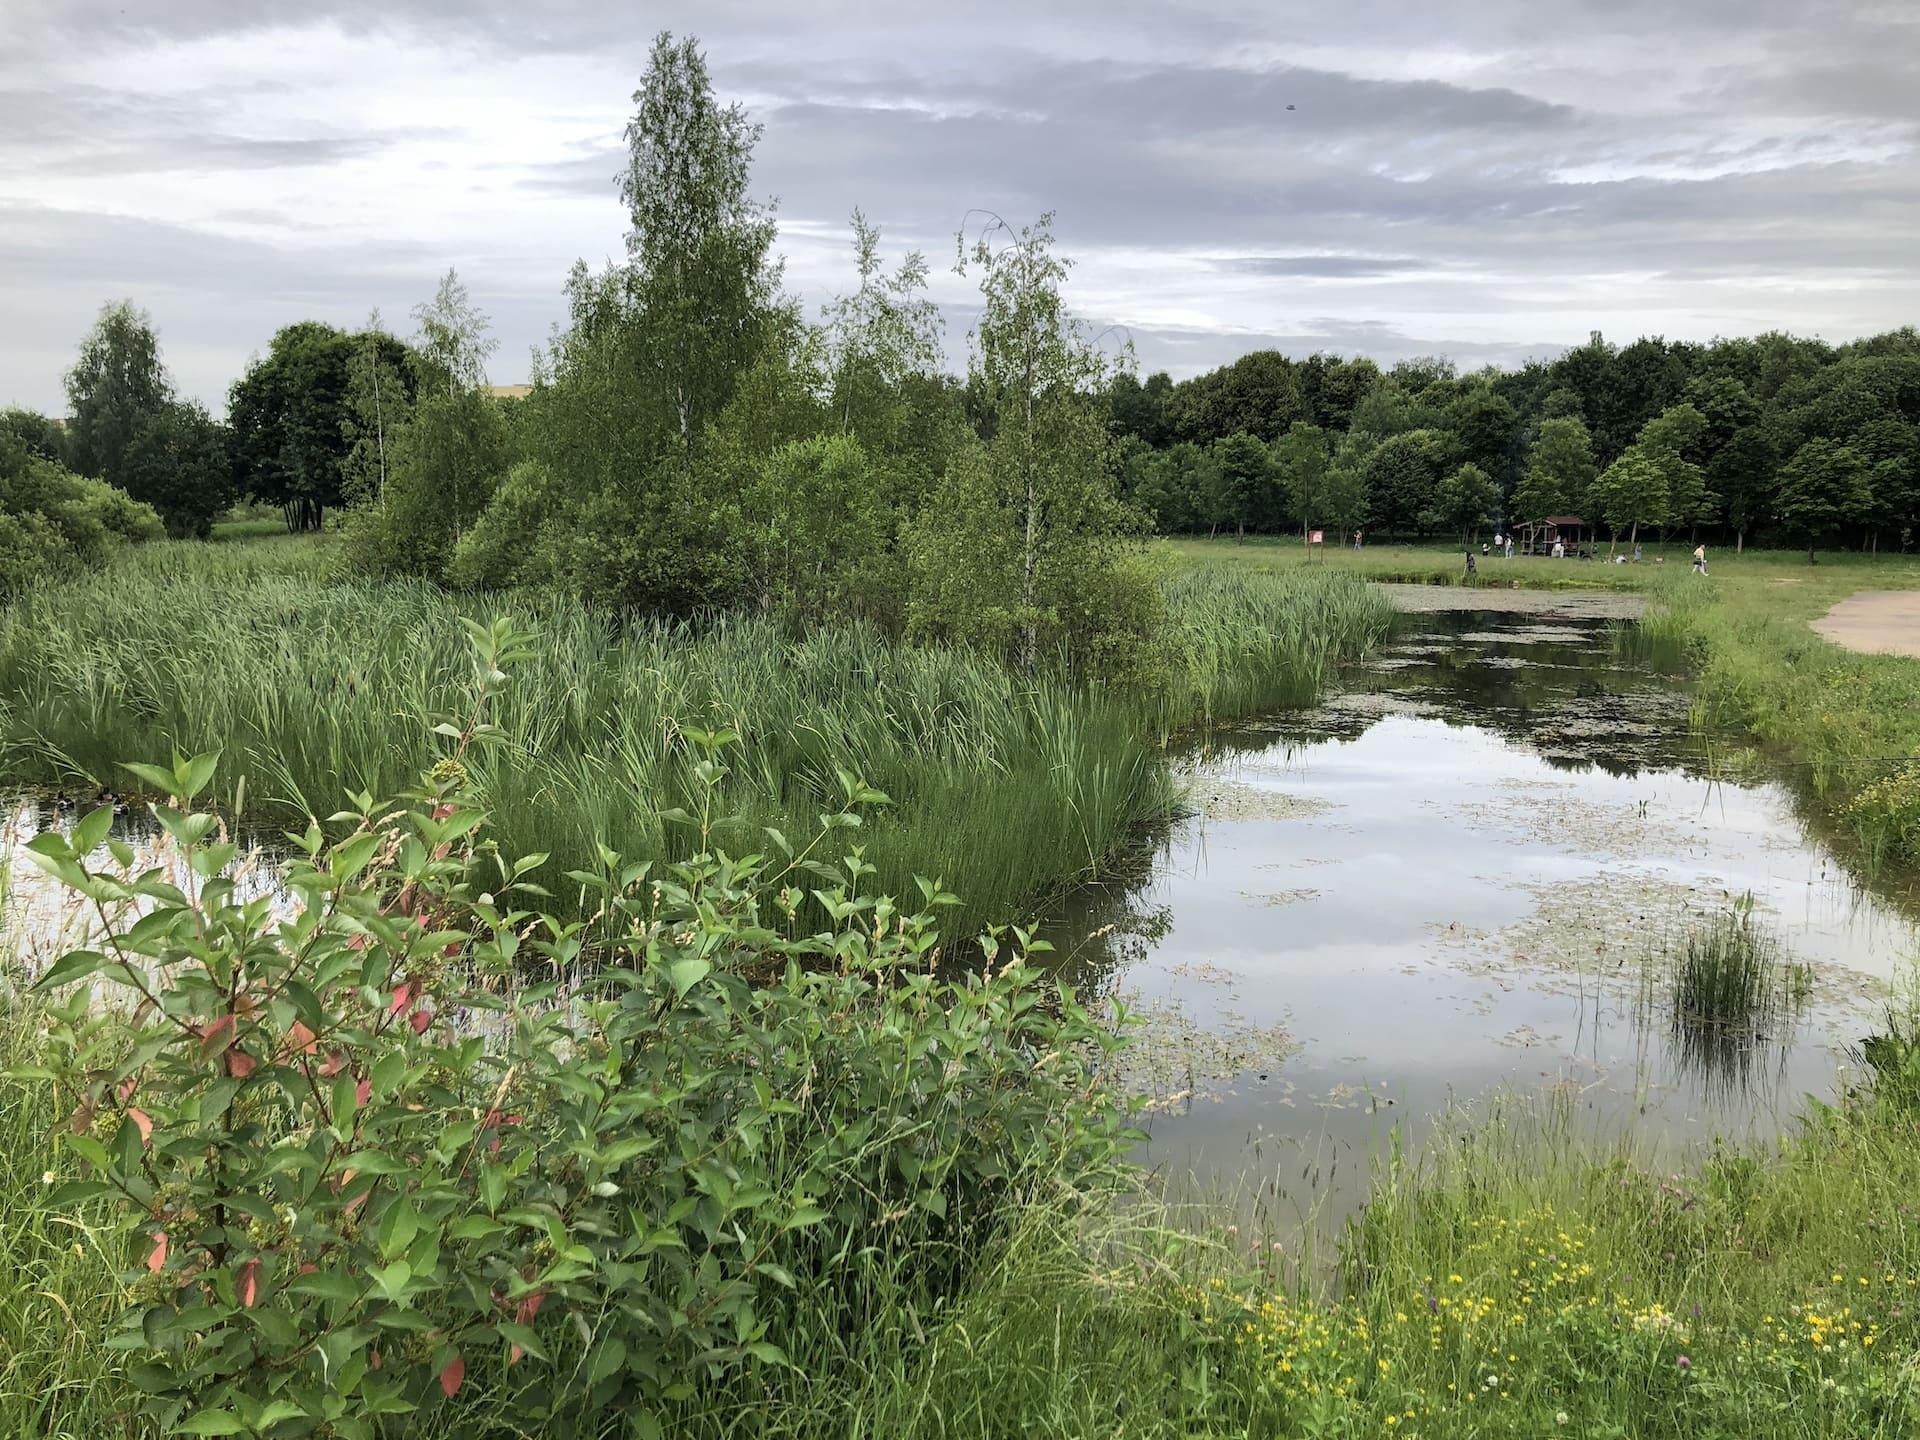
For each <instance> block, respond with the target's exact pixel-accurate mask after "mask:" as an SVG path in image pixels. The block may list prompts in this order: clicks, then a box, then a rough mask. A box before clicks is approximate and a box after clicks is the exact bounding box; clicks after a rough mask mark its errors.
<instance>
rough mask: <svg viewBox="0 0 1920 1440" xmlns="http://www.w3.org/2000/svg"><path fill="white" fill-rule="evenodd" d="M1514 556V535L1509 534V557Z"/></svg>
mask: <svg viewBox="0 0 1920 1440" xmlns="http://www.w3.org/2000/svg"><path fill="white" fill-rule="evenodd" d="M1512 558H1513V536H1511V535H1509V536H1507V559H1509V560H1511V559H1512Z"/></svg>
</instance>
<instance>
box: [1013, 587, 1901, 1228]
mask: <svg viewBox="0 0 1920 1440" xmlns="http://www.w3.org/2000/svg"><path fill="white" fill-rule="evenodd" d="M1541 609H1542V607H1539V606H1528V607H1526V609H1525V610H1523V611H1522V612H1520V613H1512V612H1485V611H1468V612H1459V611H1455V612H1447V611H1444V610H1438V611H1432V612H1429V613H1419V614H1403V615H1402V616H1401V617H1400V619H1399V621H1398V622H1397V625H1396V629H1395V631H1394V633H1393V635H1392V637H1391V638H1390V640H1389V642H1388V643H1387V644H1386V645H1385V646H1384V647H1383V649H1382V650H1381V651H1380V652H1379V653H1378V654H1377V655H1376V656H1375V657H1374V658H1373V659H1371V660H1370V661H1368V662H1365V663H1364V664H1362V665H1360V666H1357V667H1354V668H1352V669H1350V670H1349V671H1348V672H1346V674H1345V676H1344V677H1343V680H1342V682H1341V684H1340V686H1339V688H1338V689H1337V691H1336V692H1334V693H1331V694H1330V695H1329V696H1328V697H1327V698H1326V699H1325V700H1324V701H1323V703H1321V704H1320V705H1318V706H1316V707H1315V708H1313V709H1310V710H1306V711H1294V712H1289V713H1287V714H1284V715H1278V716H1273V717H1269V718H1267V719H1265V720H1263V721H1261V722H1259V723H1254V724H1249V725H1244V726H1241V727H1238V728H1237V729H1235V730H1233V731H1232V732H1231V733H1229V734H1226V735H1216V736H1214V737H1212V739H1211V742H1210V743H1211V748H1210V749H1209V750H1208V751H1206V752H1205V753H1202V754H1199V755H1196V756H1195V757H1194V760H1195V764H1194V771H1193V800H1194V813H1193V814H1192V816H1191V817H1190V818H1189V819H1187V820H1185V821H1183V822H1181V823H1179V824H1177V825H1175V826H1174V827H1172V829H1171V830H1170V831H1169V832H1168V833H1167V834H1166V835H1164V836H1163V837H1161V838H1160V839H1159V840H1158V842H1157V843H1156V844H1154V845H1153V846H1151V847H1150V848H1149V850H1148V851H1146V852H1144V853H1143V854H1142V855H1141V856H1139V857H1137V864H1136V865H1135V867H1134V869H1135V872H1136V873H1133V874H1131V875H1130V876H1129V877H1128V878H1129V879H1130V881H1131V882H1132V883H1130V884H1117V885H1110V886H1108V887H1105V888H1103V889H1099V890H1095V891H1090V892H1085V893H1082V894H1080V895H1078V896H1075V897H1073V898H1072V899H1071V900H1070V901H1069V902H1067V903H1066V904H1065V905H1064V906H1063V908H1062V909H1061V911H1060V912H1059V913H1057V914H1055V915H1054V916H1052V917H1051V919H1050V922H1049V924H1048V926H1047V927H1046V933H1047V935H1048V937H1049V938H1050V939H1051V940H1052V941H1053V943H1054V944H1055V945H1056V947H1057V949H1058V951H1059V958H1060V962H1061V963H1062V964H1063V966H1064V967H1065V969H1066V971H1067V973H1069V974H1070V975H1072V976H1073V977H1074V978H1075V979H1076V980H1077V981H1078V982H1079V983H1080V984H1081V985H1082V986H1083V987H1086V988H1089V989H1091V990H1094V991H1097V992H1100V993H1103V994H1106V995H1111V996H1116V997H1119V998H1120V999H1122V1000H1124V1001H1125V1002H1126V1003H1127V1004H1128V1005H1129V1006H1131V1007H1132V1008H1134V1009H1135V1010H1136V1011H1138V1012H1139V1014H1140V1016H1141V1042H1140V1046H1139V1049H1140V1052H1141V1053H1140V1054H1139V1055H1137V1056H1136V1057H1135V1058H1134V1060H1133V1061H1132V1062H1130V1063H1131V1065H1132V1067H1133V1070H1134V1072H1135V1073H1134V1074H1133V1075H1132V1076H1131V1079H1132V1080H1133V1083H1134V1084H1136V1085H1137V1086H1139V1087H1140V1088H1141V1089H1142V1090H1143V1091H1144V1092H1145V1093H1147V1094H1148V1095H1149V1096H1150V1097H1151V1105H1150V1110H1149V1114H1148V1118H1147V1122H1146V1127H1147V1130H1148V1135H1149V1138H1148V1141H1147V1144H1146V1146H1145V1159H1146V1160H1147V1161H1148V1162H1149V1163H1151V1164H1152V1165H1154V1166H1156V1167H1158V1168H1159V1169H1161V1170H1162V1171H1163V1172H1165V1173H1166V1175H1167V1176H1168V1178H1169V1180H1170V1181H1172V1182H1173V1183H1174V1184H1175V1186H1176V1188H1179V1187H1181V1186H1183V1185H1189V1184H1191V1185H1195V1186H1197V1187H1198V1188H1200V1189H1201V1190H1203V1191H1206V1192H1208V1193H1212V1194H1215V1195H1222V1196H1227V1197H1231V1198H1236V1199H1238V1200H1239V1201H1240V1202H1241V1203H1242V1204H1250V1205H1252V1206H1254V1207H1256V1208H1257V1209H1258V1210H1259V1211H1261V1212H1264V1214H1265V1217H1266V1219H1267V1221H1268V1223H1269V1224H1270V1225H1271V1224H1275V1223H1280V1224H1285V1223H1286V1222H1288V1220H1289V1219H1290V1218H1293V1217H1299V1216H1304V1215H1305V1214H1307V1213H1309V1212H1317V1213H1320V1214H1322V1215H1326V1214H1329V1213H1331V1214H1333V1215H1335V1216H1337V1215H1338V1214H1340V1213H1343V1212H1345V1211H1346V1210H1348V1209H1350V1208H1351V1207H1352V1206H1353V1205H1355V1204H1356V1203H1358V1201H1359V1200H1360V1199H1361V1198H1363V1196H1364V1190H1365V1184H1366V1178H1367V1169H1368V1164H1369V1161H1370V1159H1371V1158H1372V1157H1373V1156H1375V1155H1377V1154H1378V1153H1379V1152H1380V1151H1381V1149H1382V1148H1383V1146H1384V1145H1385V1144H1386V1143H1387V1141H1388V1139H1389V1138H1390V1137H1391V1136H1393V1134H1394V1132H1395V1131H1396V1130H1398V1132H1399V1137H1398V1138H1399V1139H1400V1141H1401V1142H1402V1143H1403V1145H1404V1146H1405V1147H1407V1148H1409V1149H1410V1148H1412V1147H1413V1146H1415V1145H1417V1144H1418V1143H1419V1141H1420V1139H1421V1138H1422V1137H1423V1135H1424V1134H1425V1133H1426V1132H1427V1131H1428V1130H1429V1129H1430V1127H1431V1126H1432V1124H1433V1122H1434V1121H1435V1120H1436V1119H1437V1118H1439V1117H1441V1116H1443V1115H1448V1114H1457V1113H1458V1112H1459V1107H1461V1106H1462V1105H1466V1106H1468V1107H1473V1106H1475V1105H1478V1106H1480V1107H1482V1108H1484V1107H1485V1105H1486V1104H1488V1103H1489V1102H1490V1097H1495V1096H1499V1095H1503V1094H1511V1093H1514V1092H1520V1093H1522V1094H1526V1095H1530V1096H1537V1095H1541V1094H1543V1093H1544V1094H1550V1095H1553V1096H1555V1097H1557V1098H1558V1099H1559V1100H1560V1101H1561V1102H1562V1106H1561V1111H1560V1113H1561V1114H1562V1115H1563V1117H1570V1118H1571V1120H1572V1122H1573V1123H1575V1124H1577V1125H1580V1126H1582V1127H1587V1128H1590V1129H1591V1130H1592V1131H1593V1132H1595V1133H1598V1134H1602V1135H1621V1134H1631V1135H1632V1136H1633V1137H1634V1138H1635V1140H1636V1143H1638V1144H1639V1145H1640V1146H1641V1148H1643V1149H1646V1148H1651V1149H1653V1150H1656V1151H1664V1152H1678V1151H1682V1150H1684V1149H1686V1148H1688V1147H1689V1146H1691V1145H1694V1144H1697V1143H1699V1142H1702V1141H1704V1140H1706V1139H1708V1138H1710V1137H1714V1136H1728V1137H1733V1136H1743V1135H1751V1134H1761V1133H1765V1134H1771V1133H1774V1132H1775V1131H1777V1130H1778V1129H1779V1128H1782V1127H1784V1126H1786V1125H1788V1124H1790V1123H1791V1119H1792V1116H1793V1114H1794V1112H1795V1111H1796V1110H1797V1109H1798V1108H1799V1107H1800V1106H1801V1104H1802V1103H1803V1097H1804V1096H1805V1095H1806V1094H1808V1093H1813V1094H1820V1095H1826V1094H1831V1093H1832V1092H1833V1091H1834V1089H1835V1087H1836V1086H1837V1085H1839V1084H1843V1083H1845V1081H1844V1076H1845V1071H1846V1067H1847V1066H1848V1065H1849V1064H1850V1057H1851V1052H1852V1049H1853V1047H1855V1046H1857V1044H1858V1042H1859V1041H1860V1040H1861V1039H1862V1038H1863V1037H1864V1036H1866V1035H1867V1034H1870V1033H1871V1032H1872V1030H1873V1029H1874V1028H1875V1024H1876V1021H1877V1019H1878V1017H1879V1014H1880V1009H1881V1006H1882V1004H1883V1001H1884V997H1885V995H1886V994H1887V991H1888V986H1889V983H1890V982H1891V981H1892V980H1893V979H1894V977H1895V976H1896V974H1897V973H1898V971H1899V970H1900V967H1901V966H1902V965H1903V963H1904V962H1905V961H1907V960H1908V959H1909V958H1910V957H1911V956H1912V955H1913V954H1914V951H1915V930H1914V927H1913V925H1912V924H1911V922H1910V920H1909V919H1908V918H1907V917H1906V916H1905V915H1903V914H1902V913H1901V912H1900V911H1899V910H1898V909H1896V908H1895V907H1894V906H1892V905H1891V904H1889V903H1887V902H1885V901H1883V900H1881V899H1878V898H1876V897H1875V896H1874V895H1873V894H1871V893H1868V892H1866V891H1865V890H1863V889H1862V888H1860V886H1859V885H1857V884H1856V883H1855V882H1854V881H1853V880H1852V879H1851V878H1850V877H1849V875H1848V873H1847V872H1846V871H1845V870H1844V869H1843V868H1842V867H1841V866H1840V865H1839V863H1838V862H1837V861H1836V860H1835V858H1834V857H1833V856H1832V855H1831V854H1830V853H1829V852H1828V851H1826V850H1825V849H1824V848H1823V847H1822V846H1821V845H1820V843H1819V842H1818V841H1817V840H1815V839H1814V838H1812V837H1810V836H1809V835H1808V833H1807V831H1806V829H1805V828H1804V826H1803V825H1802V823H1801V821H1800V820H1799V819H1798V818H1797V816H1796V813H1795V809H1794V805H1793V800H1792V796H1791V794H1790V793H1789V791H1788V790H1787V788H1785V787H1784V786H1783V785H1782V784H1781V783H1779V781H1778V779H1777V778H1776V777H1769V776H1768V775H1767V773H1766V771H1765V767H1764V765H1762V764H1759V763H1758V762H1757V761H1756V757H1755V756H1754V754H1753V753H1752V752H1751V751H1750V750H1747V749H1745V748H1743V747H1741V746H1739V745H1737V744H1728V743H1725V742H1715V741H1714V740H1712V739H1710V738H1706V737H1702V736H1701V735H1699V734H1697V733H1695V732H1694V730H1693V729H1692V728H1691V727H1690V726H1689V723H1688V697H1687V693H1686V690H1685V688H1684V687H1683V685H1682V684H1681V683H1680V682H1678V681H1677V680H1674V679H1670V678H1666V677H1663V676H1660V675H1658V674H1656V673H1653V672H1652V671H1651V670H1650V669H1648V668H1646V667H1644V666H1641V665H1637V664H1634V663H1632V662H1630V661H1629V660H1627V659H1625V658H1623V655H1622V653H1621V647H1619V646H1618V645H1616V643H1615V631H1614V627H1615V626H1617V625H1618V624H1619V621H1618V619H1608V618H1599V617H1597V616H1594V615H1591V614H1583V613H1581V609H1580V607H1579V606H1578V605H1577V604H1573V603H1568V604H1563V605H1560V606H1557V607H1556V606H1548V607H1545V612H1544V613H1540V612H1541ZM1528 612H1532V613H1528ZM1749 895H1750V896H1751V897H1752V920H1753V923H1754V924H1755V926H1756V927H1757V928H1759V929H1761V930H1762V931H1763V932H1764V933H1765V934H1766V935H1768V936H1771V937H1772V938H1773V939H1775V940H1777V942H1778V945H1779V947H1780V955H1779V959H1778V962H1777V964H1776V965H1775V966H1774V967H1773V969H1774V970H1775V971H1776V972H1777V974H1778V978H1779V981H1780V985H1779V988H1778V992H1777V993H1778V994H1779V995H1780V996H1781V997H1782V999H1781V1003H1780V1004H1779V1005H1778V1006H1777V1007H1775V1008H1774V1009H1773V1010H1772V1011H1771V1012H1770V1013H1767V1014H1765V1015H1761V1016H1758V1017H1756V1018H1755V1019H1754V1020H1753V1021H1752V1022H1751V1023H1750V1024H1742V1025H1741V1026H1739V1027H1737V1028H1727V1027H1722V1026H1716V1025H1708V1026H1702V1025H1701V1024H1699V1023H1697V1019H1696V1018H1694V1017H1688V1018H1684V1019H1676V1009H1675V1001H1674V958H1673V957H1674V954H1675V952H1676V951H1677V950H1680V949H1682V948H1684V943H1685V939H1686V937H1687V935H1688V934H1689V933H1690V932H1692V931H1693V930H1694V929H1695V928H1696V927H1702V926H1706V927H1711V926H1724V925H1725V924H1726V923H1727V917H1728V916H1729V915H1730V913H1731V912H1732V910H1733V908H1734V906H1735V905H1736V904H1737V903H1738V902H1740V900H1741V898H1742V897H1744V896H1749ZM1674 1158H1676V1159H1677V1158H1678V1155H1677V1154H1675V1155H1674Z"/></svg>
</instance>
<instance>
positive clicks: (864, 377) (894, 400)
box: [825, 210, 941, 451]
mask: <svg viewBox="0 0 1920 1440" xmlns="http://www.w3.org/2000/svg"><path fill="white" fill-rule="evenodd" d="M853 248H854V266H855V270H856V272H857V273H858V275H859V280H860V283H859V286H858V288H856V289H855V290H854V292H853V293H852V294H851V295H843V296H841V297H840V298H839V299H837V300H835V301H834V302H833V303H832V304H830V305H828V306H827V307H826V311H825V318H826V344H827V374H828V375H829V377H830V378H831V384H832V387H833V389H832V405H833V412H834V416H835V418H836V420H837V421H838V422H839V427H840V430H841V433H843V434H846V435H854V436H858V437H859V439H860V440H861V442H862V444H864V445H866V446H869V447H875V448H878V449H880V450H882V451H888V450H892V449H893V448H895V447H896V446H897V445H898V443H899V441H900V437H901V432H902V431H903V430H904V429H905V428H906V426H907V424H908V413H907V412H908V410H909V408H910V401H909V399H908V396H907V385H908V382H909V381H910V380H911V379H912V378H914V377H916V376H922V375H927V374H931V373H932V372H933V371H934V370H936V369H937V368H938V367H939V364H940V323H941V322H940V309H939V307H938V306H937V305H935V304H934V303H933V301H931V300H929V299H928V298H927V294H926V289H927V261H926V257H925V256H923V255H921V254H920V253H919V252H918V251H917V250H916V251H913V252H911V253H910V254H908V255H907V256H906V257H905V258H904V259H902V260H901V262H900V264H899V266H898V267H897V268H896V269H895V270H894V271H893V273H892V274H888V273H887V271H886V268H885V266H884V265H883V264H882V263H881V260H880V231H879V229H878V228H877V227H876V226H873V225H871V224H869V223H868V222H867V218H866V216H864V215H862V214H861V213H860V212H859V211H858V210H855V211H854V212H853Z"/></svg>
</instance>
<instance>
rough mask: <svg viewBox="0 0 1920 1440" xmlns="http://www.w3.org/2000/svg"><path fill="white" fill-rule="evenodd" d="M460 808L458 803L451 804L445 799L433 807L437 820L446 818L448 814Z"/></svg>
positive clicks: (434, 816)
mask: <svg viewBox="0 0 1920 1440" xmlns="http://www.w3.org/2000/svg"><path fill="white" fill-rule="evenodd" d="M459 808H460V807H459V806H458V805H450V804H448V803H447V802H445V801H444V800H443V801H441V803H440V804H438V805H436V806H434V807H433V818H434V819H436V820H445V819H446V818H447V817H448V816H450V815H452V814H454V813H455V812H456V811H458V810H459Z"/></svg>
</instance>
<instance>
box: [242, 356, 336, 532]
mask: <svg viewBox="0 0 1920 1440" xmlns="http://www.w3.org/2000/svg"><path fill="white" fill-rule="evenodd" d="M353 355H354V341H353V337H351V336H349V335H348V334H346V333H345V332H344V331H341V330H336V329H335V328H334V327H333V326H331V325H324V324H321V323H320V322H319V321H316V320H302V321H300V322H298V323H297V324H293V325H288V326H285V327H284V328H282V329H281V330H280V331H279V332H278V333H277V334H275V336H274V337H273V344H272V345H271V346H270V347H269V349H268V351H267V354H266V355H265V356H264V357H263V358H261V359H258V360H256V361H254V362H253V364H251V365H250V366H248V367H247V372H246V374H244V375H242V376H241V377H240V378H239V379H238V380H236V381H235V382H234V384H233V389H232V391H231V392H230V393H229V396H228V401H227V415H228V423H229V425H230V426H231V428H232V434H233V438H232V446H233V450H232V454H233V466H234V480H235V483H236V484H237V485H238V487H239V488H240V489H241V490H242V491H244V492H245V493H246V494H248V495H251V496H252V497H254V498H255V499H257V500H263V501H265V502H267V503H268V504H270V505H278V506H279V507H280V508H281V511H282V513H284V514H285V516H286V518H287V528H288V529H289V530H318V529H320V528H321V527H322V526H323V525H324V524H325V523H326V512H327V511H328V510H331V509H334V508H336V507H338V506H339V505H340V504H341V502H342V498H343V492H342V486H343V482H344V479H345V469H344V462H345V459H346V456H347V455H348V453H349V452H350V451H351V450H352V448H353V441H352V440H351V439H350V438H349V436H350V430H349V422H350V421H351V419H352V412H351V410H350V408H349V406H348V403H347V392H348V384H349V375H350V370H351V361H352V358H353Z"/></svg>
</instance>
